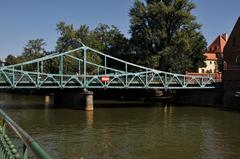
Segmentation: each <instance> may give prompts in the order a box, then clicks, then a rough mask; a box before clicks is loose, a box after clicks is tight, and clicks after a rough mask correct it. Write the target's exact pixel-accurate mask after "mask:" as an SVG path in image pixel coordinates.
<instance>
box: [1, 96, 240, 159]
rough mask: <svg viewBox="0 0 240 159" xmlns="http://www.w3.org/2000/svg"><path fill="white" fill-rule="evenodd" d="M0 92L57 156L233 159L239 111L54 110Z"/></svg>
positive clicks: (239, 153) (238, 151) (238, 150)
mask: <svg viewBox="0 0 240 159" xmlns="http://www.w3.org/2000/svg"><path fill="white" fill-rule="evenodd" d="M43 101H44V98H43V97H37V96H22V95H9V94H3V93H1V94H0V106H1V107H2V108H4V110H5V111H6V112H7V113H8V114H9V116H10V117H12V118H13V119H14V120H15V121H16V122H17V123H18V124H19V125H20V126H21V127H22V128H23V129H24V130H26V131H27V132H28V133H29V134H30V135H31V136H32V137H33V138H35V139H36V140H37V141H38V142H39V143H40V144H41V145H42V146H43V147H44V148H45V149H46V150H47V151H48V152H49V153H50V154H51V155H52V156H53V158H56V159H95V158H97V159H146V158H147V159H229V158H232V159H237V158H240V112H237V111H227V110H223V109H218V108H208V107H194V106H192V107H175V106H162V105H160V104H159V105H158V104H156V103H154V104H153V105H154V106H151V105H150V106H149V103H148V104H147V105H146V106H145V107H142V106H141V107H137V106H138V104H135V105H134V106H135V107H134V106H133V104H131V105H132V106H131V107H130V108H126V107H109V108H107V107H105V108H102V107H101V108H96V109H95V110H94V112H85V111H81V110H78V109H63V108H59V109H53V108H49V107H48V106H44V104H43Z"/></svg>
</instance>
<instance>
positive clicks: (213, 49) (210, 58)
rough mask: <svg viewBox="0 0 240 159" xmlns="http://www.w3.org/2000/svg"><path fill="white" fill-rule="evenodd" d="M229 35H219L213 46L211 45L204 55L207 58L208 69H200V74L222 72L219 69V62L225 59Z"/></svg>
mask: <svg viewBox="0 0 240 159" xmlns="http://www.w3.org/2000/svg"><path fill="white" fill-rule="evenodd" d="M227 40H228V36H227V34H226V33H225V34H222V35H219V36H218V37H217V38H216V39H215V40H214V41H213V43H212V44H211V45H209V47H208V49H207V51H206V52H205V53H204V55H205V56H206V61H205V63H206V67H203V68H199V69H198V73H218V72H221V70H220V69H219V68H218V60H222V58H223V50H224V47H225V45H226V43H227Z"/></svg>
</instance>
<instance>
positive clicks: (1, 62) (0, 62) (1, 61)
mask: <svg viewBox="0 0 240 159" xmlns="http://www.w3.org/2000/svg"><path fill="white" fill-rule="evenodd" d="M5 64H6V62H5V61H4V60H2V59H0V67H3V66H5Z"/></svg>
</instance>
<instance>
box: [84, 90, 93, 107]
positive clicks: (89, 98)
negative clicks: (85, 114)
mask: <svg viewBox="0 0 240 159" xmlns="http://www.w3.org/2000/svg"><path fill="white" fill-rule="evenodd" d="M82 94H83V98H84V100H85V101H84V105H85V110H86V111H93V110H94V107H93V92H92V91H88V90H84V91H83V92H82Z"/></svg>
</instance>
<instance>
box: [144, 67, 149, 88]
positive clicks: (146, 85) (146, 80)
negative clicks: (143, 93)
mask: <svg viewBox="0 0 240 159" xmlns="http://www.w3.org/2000/svg"><path fill="white" fill-rule="evenodd" d="M145 76H146V77H145V78H146V79H145V82H146V84H145V87H146V88H147V87H148V70H146V75H145Z"/></svg>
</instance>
